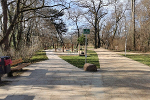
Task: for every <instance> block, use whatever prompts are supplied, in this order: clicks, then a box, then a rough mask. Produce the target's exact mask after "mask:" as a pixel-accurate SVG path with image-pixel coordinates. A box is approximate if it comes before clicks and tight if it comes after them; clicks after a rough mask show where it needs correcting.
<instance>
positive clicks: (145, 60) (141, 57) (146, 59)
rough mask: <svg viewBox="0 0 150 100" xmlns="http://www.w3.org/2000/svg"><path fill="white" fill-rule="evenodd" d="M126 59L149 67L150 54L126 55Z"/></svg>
mask: <svg viewBox="0 0 150 100" xmlns="http://www.w3.org/2000/svg"><path fill="white" fill-rule="evenodd" d="M123 56H124V55H123ZM126 57H128V58H131V59H133V60H135V61H138V62H140V63H143V64H145V65H148V66H150V54H127V55H126Z"/></svg>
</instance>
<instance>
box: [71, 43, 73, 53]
mask: <svg viewBox="0 0 150 100" xmlns="http://www.w3.org/2000/svg"><path fill="white" fill-rule="evenodd" d="M71 50H72V52H73V44H72V46H71Z"/></svg>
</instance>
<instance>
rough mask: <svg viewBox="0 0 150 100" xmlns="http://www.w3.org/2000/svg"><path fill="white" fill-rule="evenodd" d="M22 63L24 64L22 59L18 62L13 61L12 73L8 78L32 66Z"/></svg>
mask: <svg viewBox="0 0 150 100" xmlns="http://www.w3.org/2000/svg"><path fill="white" fill-rule="evenodd" d="M22 62H23V60H22V59H21V58H20V59H17V60H12V64H11V65H10V66H11V72H9V73H8V74H7V76H8V77H11V76H13V72H16V71H20V70H22V68H24V67H26V66H28V65H30V64H31V63H22ZM13 66H14V67H13Z"/></svg>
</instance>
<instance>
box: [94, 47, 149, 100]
mask: <svg viewBox="0 0 150 100" xmlns="http://www.w3.org/2000/svg"><path fill="white" fill-rule="evenodd" d="M95 51H96V52H97V54H98V56H99V60H100V67H101V72H100V73H101V74H102V81H103V91H104V94H105V95H104V100H150V67H149V66H146V65H144V64H141V63H139V62H136V61H133V60H131V59H129V58H126V57H123V56H120V55H117V54H116V53H115V52H110V51H108V50H105V49H102V48H101V49H97V50H95ZM100 100H101V99H100Z"/></svg>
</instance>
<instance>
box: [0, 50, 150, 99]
mask: <svg viewBox="0 0 150 100" xmlns="http://www.w3.org/2000/svg"><path fill="white" fill-rule="evenodd" d="M95 51H96V52H97V53H98V56H99V59H100V66H101V70H99V71H98V72H96V73H91V72H84V71H83V70H82V69H79V68H76V67H74V66H72V65H70V64H68V63H67V62H65V61H63V60H62V59H60V58H59V57H58V56H57V55H54V53H53V52H52V51H49V50H47V56H48V58H49V60H46V61H42V62H38V63H35V64H32V65H30V66H29V67H26V69H28V70H27V71H26V72H25V73H23V74H22V75H21V76H19V77H13V78H7V77H3V78H2V80H3V81H7V82H6V83H7V84H6V85H5V86H1V87H0V100H150V95H149V94H150V67H149V66H146V65H144V64H141V63H138V62H136V61H133V60H131V59H128V58H125V57H122V56H120V55H117V54H116V53H115V52H110V51H108V50H105V49H102V48H101V49H97V50H95Z"/></svg>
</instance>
